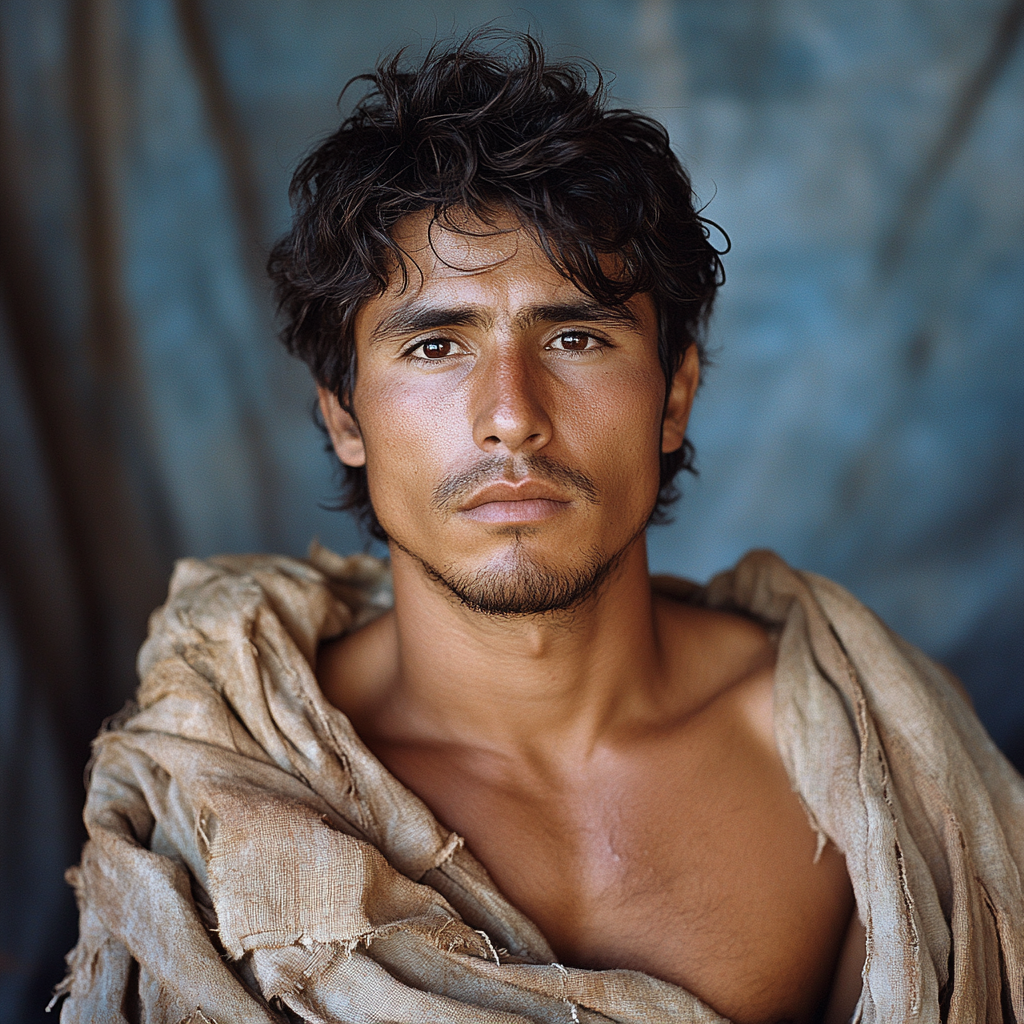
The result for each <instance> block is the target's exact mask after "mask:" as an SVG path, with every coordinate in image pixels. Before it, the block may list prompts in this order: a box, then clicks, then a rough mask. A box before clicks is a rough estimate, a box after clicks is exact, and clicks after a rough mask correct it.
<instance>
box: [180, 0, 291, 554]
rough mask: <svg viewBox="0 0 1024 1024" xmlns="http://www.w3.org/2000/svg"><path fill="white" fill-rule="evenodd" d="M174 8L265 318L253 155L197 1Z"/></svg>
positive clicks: (269, 536)
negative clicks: (217, 150) (224, 175)
mask: <svg viewBox="0 0 1024 1024" xmlns="http://www.w3.org/2000/svg"><path fill="white" fill-rule="evenodd" d="M175 6H176V10H177V15H178V22H179V24H180V26H181V32H182V37H183V39H184V43H185V49H186V51H187V53H188V56H189V60H190V61H191V63H192V70H193V72H194V74H195V76H196V80H197V82H198V84H199V90H200V94H201V95H202V97H203V104H204V107H205V111H206V116H207V119H208V122H209V125H210V129H211V132H212V134H213V138H214V142H215V143H216V145H217V148H218V149H219V151H220V155H221V159H222V161H223V163H224V168H225V170H226V172H227V179H228V184H229V187H230V190H231V198H232V202H233V205H234V212H235V223H236V225H237V230H238V233H239V241H240V247H241V250H242V259H243V263H244V266H245V270H246V272H247V273H248V276H249V279H250V284H251V287H252V293H253V295H254V297H256V299H257V301H258V305H259V307H260V308H261V310H262V309H263V308H267V309H268V313H269V303H267V302H266V301H259V300H265V297H266V296H267V276H266V270H265V261H266V252H267V237H266V228H265V225H264V223H263V215H262V206H261V202H260V195H259V187H258V186H257V182H256V173H255V169H254V166H253V159H252V153H251V151H250V147H249V145H248V141H247V139H246V136H245V132H244V131H243V129H242V126H241V124H240V123H239V119H238V116H237V112H236V110H235V106H234V104H233V103H232V101H231V97H230V95H229V93H228V88H227V84H226V82H225V79H224V75H223V74H222V72H221V68H220V63H219V61H218V59H217V52H216V49H215V47H214V44H213V39H212V36H211V33H210V27H209V22H208V21H207V18H206V17H205V15H204V12H203V10H202V6H201V3H200V0H175ZM234 383H235V385H236V388H235V395H234V397H235V402H236V408H237V409H238V411H239V416H240V419H241V427H242V433H243V436H244V439H245V443H246V446H247V453H248V456H249V463H250V465H251V466H252V469H253V475H254V478H255V483H256V490H257V495H258V501H259V508H258V509H257V510H256V513H257V516H256V518H257V522H258V524H259V528H260V533H261V535H262V537H263V539H264V543H269V544H270V545H273V546H276V544H277V543H278V539H279V538H280V537H281V535H282V532H283V531H282V529H281V524H280V520H279V516H278V514H277V500H276V496H277V493H278V488H279V486H280V482H279V480H278V473H277V470H276V467H275V465H274V460H273V457H272V455H271V447H270V441H269V438H268V436H267V431H266V426H265V424H264V422H263V420H262V419H261V418H260V415H259V411H258V409H256V408H254V407H253V402H252V399H251V397H250V396H249V395H248V394H247V393H246V390H245V386H244V381H243V380H242V379H240V378H238V379H236V380H235V381H234Z"/></svg>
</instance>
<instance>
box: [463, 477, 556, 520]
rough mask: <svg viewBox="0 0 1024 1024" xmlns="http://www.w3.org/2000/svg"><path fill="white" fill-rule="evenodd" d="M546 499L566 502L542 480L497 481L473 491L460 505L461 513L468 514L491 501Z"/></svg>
mask: <svg viewBox="0 0 1024 1024" xmlns="http://www.w3.org/2000/svg"><path fill="white" fill-rule="evenodd" d="M537 499H546V500H547V501H568V500H569V499H568V498H566V497H565V495H564V494H562V493H561V491H559V490H558V488H556V487H554V486H553V485H552V484H549V483H545V482H544V481H543V480H531V479H530V478H529V477H527V478H526V479H525V480H517V481H516V482H515V483H512V482H511V481H509V480H498V481H495V482H494V483H492V484H488V485H487V486H486V487H483V488H481V489H480V490H479V491H475V492H474V493H473V494H472V495H471V496H470V497H469V498H468V499H467V500H466V501H465V502H464V503H463V505H462V508H461V511H463V512H468V511H469V510H470V509H473V508H477V507H478V506H479V505H486V504H487V503H488V502H491V501H531V500H537Z"/></svg>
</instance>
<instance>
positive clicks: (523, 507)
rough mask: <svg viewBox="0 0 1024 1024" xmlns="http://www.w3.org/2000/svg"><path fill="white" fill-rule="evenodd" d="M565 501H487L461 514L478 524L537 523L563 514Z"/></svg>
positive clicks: (543, 499)
mask: <svg viewBox="0 0 1024 1024" xmlns="http://www.w3.org/2000/svg"><path fill="white" fill-rule="evenodd" d="M568 507H569V502H567V501H552V500H551V499H549V498H530V499H528V500H525V501H488V502H485V503H484V504H483V505H477V506H476V508H471V509H467V510H466V511H465V512H463V513H462V514H463V515H464V516H466V517H467V518H468V519H474V520H476V522H478V523H537V522H540V521H541V520H543V519H550V518H551V517H552V516H555V515H558V513H559V512H564V511H565V510H566V509H567V508H568Z"/></svg>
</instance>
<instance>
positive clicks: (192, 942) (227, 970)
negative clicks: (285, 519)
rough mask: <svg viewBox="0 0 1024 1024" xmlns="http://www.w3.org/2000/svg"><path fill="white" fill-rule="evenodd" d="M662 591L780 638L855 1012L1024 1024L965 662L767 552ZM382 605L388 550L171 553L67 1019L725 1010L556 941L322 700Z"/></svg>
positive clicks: (691, 1016)
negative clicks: (570, 956)
mask: <svg viewBox="0 0 1024 1024" xmlns="http://www.w3.org/2000/svg"><path fill="white" fill-rule="evenodd" d="M653 585H654V586H655V587H656V588H659V589H661V590H662V591H664V592H666V593H670V594H672V595H674V596H675V597H676V598H678V599H679V600H684V601H687V602H690V603H693V604H699V605H705V606H708V607H713V608H722V609H731V610H734V611H737V612H739V613H741V614H745V615H749V616H753V617H755V618H757V619H758V620H760V621H761V622H763V623H764V624H765V625H766V626H767V627H768V628H769V630H770V632H771V634H772V635H773V636H774V637H776V638H777V643H778V662H777V668H776V683H775V719H776V736H777V742H778V746H779V750H780V752H781V755H782V758H783V761H784V764H785V766H786V769H787V771H788V773H789V776H790V779H791V781H792V784H793V788H794V790H795V791H796V792H797V794H798V795H799V797H800V799H801V800H802V801H803V804H804V806H805V808H806V810H807V813H808V817H809V820H810V822H811V824H812V827H814V828H815V829H816V830H817V832H818V834H819V837H820V838H821V841H822V842H824V841H826V840H830V841H832V842H833V843H834V844H835V845H836V846H837V847H838V848H839V849H840V850H841V851H842V852H843V854H844V855H845V857H846V861H847V868H848V871H849V873H850V877H851V881H852V883H853V887H854V892H855V895H856V899H857V907H858V912H859V914H860V917H861V919H862V921H863V922H864V924H865V926H866V928H867V934H868V959H867V963H866V964H865V970H864V991H863V994H862V997H861V1003H860V1006H859V1008H858V1014H859V1019H860V1020H863V1021H865V1022H875V1021H886V1022H894V1024H895V1022H897V1021H899V1022H902V1021H908V1020H914V1019H918V1020H925V1021H930V1020H939V1019H946V1018H947V1017H948V1019H949V1020H954V1021H960V1020H963V1021H968V1020H971V1021H974V1020H985V1021H1002V1020H1012V1019H1024V948H1022V937H1024V897H1022V893H1021V878H1020V874H1021V867H1022V865H1024V781H1022V780H1021V778H1020V776H1019V775H1017V773H1016V772H1015V771H1014V769H1013V768H1012V767H1011V766H1010V765H1009V763H1008V762H1007V761H1006V760H1005V759H1004V758H1003V757H1002V755H1001V754H1000V753H999V752H998V750H996V748H995V747H994V746H993V744H992V743H991V741H990V740H989V738H988V737H987V735H986V734H985V732H984V730H983V729H982V728H981V726H980V725H979V724H978V723H977V720H976V718H975V717H974V715H973V712H972V711H971V709H970V708H969V706H968V705H967V703H966V701H965V700H964V698H963V697H962V696H961V695H960V693H959V692H958V690H957V687H956V686H955V684H954V682H953V681H952V680H951V678H950V677H949V675H948V673H946V672H945V671H944V670H943V669H941V668H940V667H939V666H937V665H935V664H934V663H932V662H931V661H929V660H928V659H927V658H926V657H925V656H924V655H922V654H921V653H920V652H919V651H916V650H915V649H913V648H912V647H910V645H908V644H906V643H905V642H904V641H902V640H901V639H900V638H898V637H896V636H895V635H894V634H892V633H891V631H889V630H888V629H887V628H886V627H885V626H884V625H883V624H882V623H881V622H880V621H879V620H878V619H877V618H875V616H873V615H872V614H871V613H870V612H869V611H868V610H867V609H865V608H864V607H863V606H862V605H860V604H859V603H858V602H856V601H855V600H854V599H853V598H852V597H851V596H850V595H849V594H848V593H846V592H845V591H844V590H842V588H840V587H838V586H837V585H836V584H834V583H831V582H829V581H828V580H824V579H822V578H820V577H817V576H814V575H813V574H810V573H801V572H797V571H795V570H793V569H791V568H790V567H788V566H787V565H786V564H785V563H784V562H782V560H781V559H779V558H778V557H777V556H775V555H773V554H771V553H769V552H753V553H751V554H750V555H748V556H746V557H745V558H744V559H743V560H742V561H741V562H740V563H739V564H738V565H737V566H736V568H735V569H733V570H731V571H729V572H726V573H723V574H721V575H719V576H717V577H715V579H713V580H712V581H711V582H710V583H709V584H708V585H707V586H706V587H698V586H696V585H694V584H690V583H687V582H685V581H679V580H667V579H656V580H655V581H654V584H653ZM389 604H390V591H389V580H388V573H387V567H386V565H385V564H384V563H381V562H378V561H376V560H374V559H370V558H368V557H367V556H354V557H352V558H342V557H340V556H338V555H335V554H333V553H331V552H328V551H326V550H325V549H323V548H314V549H313V550H312V551H311V553H310V558H309V559H308V560H306V561H302V560H296V559H290V558H282V557H271V556H251V557H243V556H232V557H227V558H220V559H212V560H210V561H208V562H200V561H196V560H185V561H183V562H181V563H179V565H178V567H177V569H176V571H175V574H174V576H173V578H172V582H171V587H170V594H169V597H168V601H167V603H166V604H165V605H164V606H163V607H162V608H160V609H158V610H157V611H156V612H154V614H153V616H152V618H151V622H150V635H149V638H148V639H147V641H146V643H145V644H144V645H143V648H142V650H141V652H140V654H139V674H140V679H141V684H140V687H139V690H138V694H137V697H136V704H135V705H134V706H132V707H131V708H129V709H127V710H126V712H125V713H123V714H122V715H120V716H118V718H117V720H116V721H115V723H114V724H113V726H112V727H111V728H110V729H108V730H107V731H105V732H104V733H102V734H101V735H100V736H99V737H98V738H97V740H96V744H95V753H94V761H93V765H92V772H91V778H90V786H89V797H88V801H87V804H86V809H85V820H86V825H87V828H88V832H89V840H88V842H87V844H86V846H85V849H84V851H83V856H82V862H81V865H80V866H79V867H78V868H76V869H73V871H72V872H70V873H69V875H70V880H71V881H72V882H73V884H74V885H75V887H76V890H77V893H78V899H79V905H80V908H81V925H80V927H81V932H80V939H79V943H78V945H77V946H76V948H75V950H73V951H72V953H71V954H70V955H69V961H68V963H69V975H68V978H67V979H66V981H65V982H64V984H63V987H62V989H61V992H60V994H66V995H67V998H66V1000H65V1002H64V1004H63V1007H62V1014H61V1019H62V1020H63V1021H66V1022H79V1021H81V1022H85V1021H89V1022H98V1021H123V1020H124V1021H127V1020H132V1021H144V1022H147V1024H181V1022H184V1021H192V1020H194V1021H203V1020H210V1021H215V1022H219V1024H227V1022H229V1021H257V1022H259V1021H263V1022H270V1021H287V1020H290V1021H294V1020H296V1019H299V1020H303V1021H310V1022H314V1021H316V1022H319V1021H324V1022H327V1021H332V1022H334V1021H337V1022H341V1021H344V1022H350V1021H364V1020H365V1021H375V1022H380V1021H394V1022H396V1024H397V1022H409V1024H414V1022H415V1024H423V1022H428V1021H429V1022H435V1021H436V1022H438V1024H442V1022H443V1024H449V1022H451V1024H461V1022H469V1021H475V1022H494V1024H513V1022H515V1024H519V1022H522V1021H537V1022H548V1021H551V1022H555V1021H607V1020H612V1021H620V1022H622V1024H648V1022H655V1021H658V1022H662V1021H680V1022H693V1024H712V1022H721V1021H723V1018H721V1017H720V1016H719V1015H717V1014H716V1013H715V1012H714V1011H713V1010H711V1009H710V1008H709V1007H707V1006H706V1005H705V1004H704V1003H702V1002H701V1001H700V1000H699V999H697V998H696V997H695V996H693V995H692V994H690V993H687V992H685V991H683V990H682V989H681V988H678V987H677V986H674V985H671V984H668V983H667V982H664V981H661V980H659V979H656V978H653V977H649V976H647V975H643V974H639V973H637V972H634V971H625V970H605V971H586V970H580V969H575V968H569V967H565V966H563V965H561V964H558V963H556V962H555V958H554V955H553V953H552V951H551V949H550V947H549V946H548V944H547V942H546V940H545V939H544V937H543V936H542V935H541V933H540V932H539V930H538V929H537V928H536V926H535V925H533V923H532V922H530V921H529V920H528V919H527V918H526V917H525V916H524V915H523V914H521V913H520V912H519V911H518V910H516V908H514V907H513V906H512V905H511V904H510V903H509V902H508V901H507V900H506V899H505V898H504V896H503V895H502V894H501V893H500V892H499V891H498V889H497V888H496V886H495V885H494V883H493V881H492V880H491V879H490V877H489V876H488V874H487V872H486V871H485V870H484V868H483V867H482V866H481V865H480V864H479V863H478V862H477V861H476V860H475V858H474V857H473V856H472V855H471V853H470V852H469V851H468V850H467V849H466V848H465V847H464V846H463V844H462V841H461V838H460V837H459V836H458V835H456V834H455V833H452V832H451V831H450V830H448V829H445V828H444V827H443V826H442V825H441V824H440V823H439V822H438V821H437V820H436V819H435V818H434V816H433V815H432V814H431V812H430V811H429V809H428V808H427V807H426V805H425V804H424V803H423V802H422V801H421V800H420V799H419V798H418V797H416V796H415V795H414V794H413V793H411V792H410V791H409V790H408V789H406V788H405V787H404V786H403V785H402V784H401V783H400V782H398V780H397V779H395V778H394V777H393V776H392V775H391V774H390V773H389V772H388V771H387V770H386V769H385V768H384V766H383V765H382V764H381V763H380V762H379V761H378V760H377V759H376V758H375V757H374V756H373V754H372V753H371V752H370V751H369V750H368V749H367V748H366V746H365V745H364V744H363V743H362V742H361V740H360V739H359V737H358V736H357V735H356V734H355V732H354V730H353V729H352V727H351V725H350V723H349V722H348V720H347V719H346V718H345V716H344V715H343V714H342V713H341V712H339V711H338V710H337V709H335V708H333V707H332V706H331V705H330V704H329V703H328V702H327V701H326V699H325V698H324V696H323V694H322V693H321V691H320V688H319V686H318V685H317V682H316V678H315V675H314V667H313V666H314V663H315V657H316V650H317V646H318V645H319V643H320V642H321V641H322V640H324V639H326V638H329V637H332V636H336V635H338V634H340V633H341V632H343V631H345V630H348V629H353V628H358V626H360V625H362V624H364V623H366V622H368V621H370V620H371V619H372V618H374V617H375V616H376V615H379V614H381V612H382V611H383V610H384V609H386V608H387V607H388V606H389ZM126 1008H129V1009H130V1012H129V1010H126Z"/></svg>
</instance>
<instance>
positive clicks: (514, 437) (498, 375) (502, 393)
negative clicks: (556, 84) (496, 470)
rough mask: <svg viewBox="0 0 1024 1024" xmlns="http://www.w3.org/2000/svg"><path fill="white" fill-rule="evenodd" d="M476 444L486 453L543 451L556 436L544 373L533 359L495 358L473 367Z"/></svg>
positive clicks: (510, 354)
mask: <svg viewBox="0 0 1024 1024" xmlns="http://www.w3.org/2000/svg"><path fill="white" fill-rule="evenodd" d="M473 372H474V376H476V378H477V379H476V380H475V381H474V382H473V397H472V402H473V440H474V441H475V442H476V444H477V447H478V448H480V449H481V450H483V451H485V452H488V453H501V452H506V453H507V454H509V455H515V454H519V453H523V454H530V453H533V452H538V451H540V450H541V449H542V448H543V447H544V446H545V445H546V444H547V443H548V442H549V441H550V440H551V434H552V425H551V417H550V415H549V411H548V400H549V395H548V394H547V389H546V386H545V384H546V382H545V381H544V379H543V378H544V371H543V369H542V368H541V367H540V366H537V365H535V364H534V362H533V361H531V360H530V358H529V354H528V353H526V352H523V351H521V350H516V349H513V350H511V351H505V352H500V353H496V354H494V355H493V357H492V358H490V359H485V360H482V361H481V362H480V363H479V364H478V365H477V366H476V367H475V368H474V371H473Z"/></svg>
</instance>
